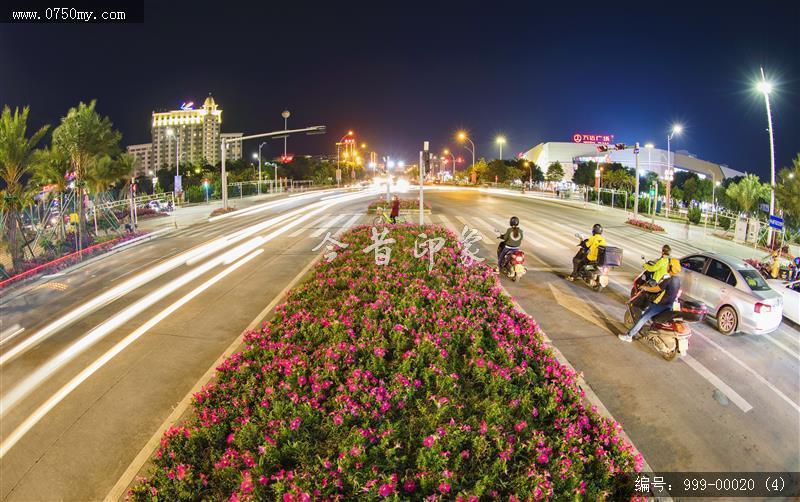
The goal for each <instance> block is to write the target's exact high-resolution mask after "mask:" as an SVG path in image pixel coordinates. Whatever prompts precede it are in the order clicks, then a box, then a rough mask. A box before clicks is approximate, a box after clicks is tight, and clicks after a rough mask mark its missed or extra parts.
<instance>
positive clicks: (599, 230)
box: [592, 223, 603, 235]
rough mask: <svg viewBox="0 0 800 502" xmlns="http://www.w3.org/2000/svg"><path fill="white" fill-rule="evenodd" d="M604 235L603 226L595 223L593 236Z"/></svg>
mask: <svg viewBox="0 0 800 502" xmlns="http://www.w3.org/2000/svg"><path fill="white" fill-rule="evenodd" d="M602 233H603V225H601V224H599V223H595V224H594V225H592V235H596V234H602Z"/></svg>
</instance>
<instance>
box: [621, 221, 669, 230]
mask: <svg viewBox="0 0 800 502" xmlns="http://www.w3.org/2000/svg"><path fill="white" fill-rule="evenodd" d="M625 223H627V224H628V225H633V226H634V227H639V228H643V229H645V230H650V231H651V232H663V231H664V227H662V226H661V225H656V224H655V223H650V222H649V221H642V220H635V219H633V218H631V219H629V220H628V221H626V222H625Z"/></svg>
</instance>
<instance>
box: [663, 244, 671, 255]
mask: <svg viewBox="0 0 800 502" xmlns="http://www.w3.org/2000/svg"><path fill="white" fill-rule="evenodd" d="M671 252H672V248H671V247H669V244H664V246H663V247H662V248H661V254H662V255H666V256H669V254H670V253H671Z"/></svg>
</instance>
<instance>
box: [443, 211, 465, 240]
mask: <svg viewBox="0 0 800 502" xmlns="http://www.w3.org/2000/svg"><path fill="white" fill-rule="evenodd" d="M438 216H439V221H441V222H442V224H444V226H445V227H447V228H448V229H450V231H451V232H453V233H454V234H456V235H461V231H460V230H458V229H457V228H456V226H455V225H453V223H452V222H450V220H449V219H448V218H447V216H445V215H443V214H439V215H438Z"/></svg>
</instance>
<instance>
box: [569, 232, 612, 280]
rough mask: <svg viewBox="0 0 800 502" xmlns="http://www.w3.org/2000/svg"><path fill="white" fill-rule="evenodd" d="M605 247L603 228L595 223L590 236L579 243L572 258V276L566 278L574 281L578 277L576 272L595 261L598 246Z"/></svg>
mask: <svg viewBox="0 0 800 502" xmlns="http://www.w3.org/2000/svg"><path fill="white" fill-rule="evenodd" d="M605 245H606V238H605V237H603V226H602V225H600V224H599V223H595V224H594V226H592V236H591V237H589V238H588V239H586V240H585V241H583V242H581V249H580V250H579V251H578V254H576V255H575V257H574V258H572V275H570V276H569V277H567V279H569V280H570V281H574V280H575V279H576V278H577V277H578V272H580V270H581V269H582V268H583V267H584V266H585V265H586V264H587V263H589V262H593V261H597V255H598V252H599V249H600V246H605Z"/></svg>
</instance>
